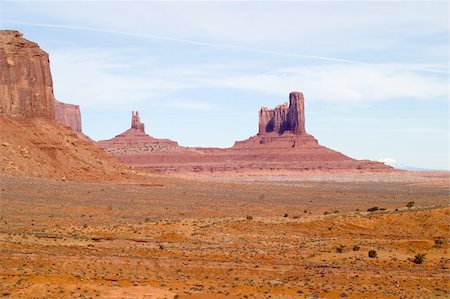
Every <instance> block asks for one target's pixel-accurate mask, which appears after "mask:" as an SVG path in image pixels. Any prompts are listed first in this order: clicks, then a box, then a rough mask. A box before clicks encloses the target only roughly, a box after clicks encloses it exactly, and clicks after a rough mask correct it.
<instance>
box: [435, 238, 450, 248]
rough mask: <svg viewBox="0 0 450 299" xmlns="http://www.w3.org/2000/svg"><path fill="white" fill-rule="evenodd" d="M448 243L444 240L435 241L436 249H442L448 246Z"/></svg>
mask: <svg viewBox="0 0 450 299" xmlns="http://www.w3.org/2000/svg"><path fill="white" fill-rule="evenodd" d="M446 243H447V242H446V241H445V240H444V239H436V240H434V247H438V248H439V247H442V246H444V245H445V244H446Z"/></svg>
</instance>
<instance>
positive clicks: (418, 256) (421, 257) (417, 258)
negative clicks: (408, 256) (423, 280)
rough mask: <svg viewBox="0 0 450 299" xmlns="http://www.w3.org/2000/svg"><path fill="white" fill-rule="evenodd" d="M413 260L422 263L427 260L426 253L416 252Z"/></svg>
mask: <svg viewBox="0 0 450 299" xmlns="http://www.w3.org/2000/svg"><path fill="white" fill-rule="evenodd" d="M413 261H414V263H416V264H422V263H423V262H424V261H425V253H418V254H416V255H415V256H414V260H413Z"/></svg>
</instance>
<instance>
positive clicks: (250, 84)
mask: <svg viewBox="0 0 450 299" xmlns="http://www.w3.org/2000/svg"><path fill="white" fill-rule="evenodd" d="M399 68H400V69H402V67H401V66H399V65H395V66H391V65H343V64H334V65H315V66H304V67H296V68H287V69H279V70H275V71H272V72H268V73H265V74H257V75H243V76H239V75H238V76H234V77H229V78H222V79H221V80H211V81H210V84H217V85H221V86H226V87H230V88H241V89H249V90H257V91H261V92H266V93H269V94H274V95H286V93H287V92H289V91H292V90H299V91H303V92H304V94H305V96H306V97H307V98H308V99H310V100H319V101H330V102H373V101H383V100H392V99H395V98H409V99H420V100H428V99H436V98H447V97H448V89H447V87H448V86H447V81H446V80H445V78H443V77H442V76H440V77H438V76H426V75H423V74H421V73H420V72H412V71H398V70H397V69H399ZM403 68H405V69H408V68H412V67H411V66H404V67H403Z"/></svg>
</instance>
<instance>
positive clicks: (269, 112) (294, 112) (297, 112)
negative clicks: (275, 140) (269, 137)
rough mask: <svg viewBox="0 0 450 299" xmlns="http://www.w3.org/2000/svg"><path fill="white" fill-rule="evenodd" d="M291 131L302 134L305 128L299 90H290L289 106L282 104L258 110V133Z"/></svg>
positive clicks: (303, 109)
mask: <svg viewBox="0 0 450 299" xmlns="http://www.w3.org/2000/svg"><path fill="white" fill-rule="evenodd" d="M286 131H289V132H291V133H294V134H297V135H302V134H306V130H305V100H304V98H303V94H302V93H300V92H291V93H290V95H289V106H288V104H287V103H286V104H283V105H279V106H277V107H276V108H275V109H268V108H265V107H264V108H262V109H261V110H260V111H259V134H260V135H265V134H267V133H273V132H275V133H278V134H280V135H281V134H283V133H284V132H286Z"/></svg>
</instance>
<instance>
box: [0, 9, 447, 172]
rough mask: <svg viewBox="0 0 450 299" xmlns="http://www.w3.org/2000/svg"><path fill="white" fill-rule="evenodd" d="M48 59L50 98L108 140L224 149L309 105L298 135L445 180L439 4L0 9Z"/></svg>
mask: <svg viewBox="0 0 450 299" xmlns="http://www.w3.org/2000/svg"><path fill="white" fill-rule="evenodd" d="M0 27H1V28H2V29H16V30H20V31H21V32H23V33H24V35H25V37H26V38H28V39H30V40H33V41H35V42H37V43H38V44H39V45H40V46H41V48H43V49H44V50H45V51H47V52H48V53H49V54H50V62H51V67H52V74H53V80H54V89H55V95H56V97H57V99H58V100H60V101H63V102H68V103H74V104H79V105H80V106H81V110H82V117H83V129H84V131H85V133H86V134H87V135H89V136H91V137H92V138H93V139H96V140H98V139H108V138H111V137H113V136H114V135H116V134H119V133H121V132H122V131H124V130H126V129H128V128H129V126H130V117H131V116H130V114H131V110H139V111H140V113H141V119H142V120H143V121H144V122H145V124H146V129H147V132H148V133H149V134H151V135H152V136H155V137H160V138H170V139H173V140H176V141H178V142H179V143H180V144H181V145H186V146H217V147H227V146H231V145H232V144H233V143H234V141H236V140H242V139H246V138H248V137H249V136H251V135H254V134H256V132H257V127H258V120H257V113H258V110H259V109H260V107H261V106H267V107H274V106H276V105H278V104H280V103H283V102H285V101H287V99H288V94H289V92H291V91H294V90H296V91H302V92H303V93H304V95H305V100H306V109H307V111H306V120H307V123H306V128H307V131H308V132H309V133H311V134H313V135H314V136H315V137H316V138H317V139H318V140H319V142H320V143H321V144H322V145H325V146H328V147H330V148H333V149H335V150H338V151H341V152H343V153H345V154H347V155H349V156H351V157H354V158H359V159H371V160H380V159H389V160H390V161H393V162H394V163H400V164H403V165H408V166H414V167H419V168H426V169H447V170H448V169H449V168H450V166H449V154H448V152H449V142H450V141H449V140H450V137H449V121H448V119H449V99H448V94H449V93H448V85H449V84H448V78H449V62H448V52H449V46H448V36H449V5H448V3H447V2H432V1H428V2H408V1H401V2H390V1H384V2H340V1H332V2H317V1H316V2H185V1H184V2H145V1H141V2H132V1H123V2H116V1H99V2H86V1H78V2H40V1H29V2H25V1H24V2H22V1H11V2H8V1H6V2H5V1H3V2H0Z"/></svg>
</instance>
